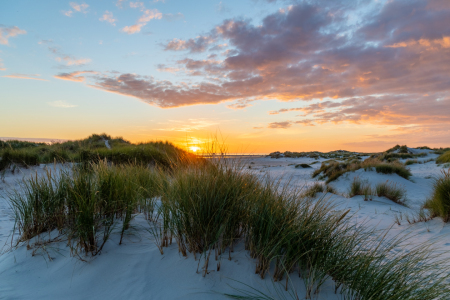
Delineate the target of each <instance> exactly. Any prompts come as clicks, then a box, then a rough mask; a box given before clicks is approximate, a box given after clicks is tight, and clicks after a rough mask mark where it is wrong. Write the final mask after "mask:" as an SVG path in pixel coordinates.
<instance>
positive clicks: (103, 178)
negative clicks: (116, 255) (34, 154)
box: [10, 162, 159, 255]
mask: <svg viewBox="0 0 450 300" xmlns="http://www.w3.org/2000/svg"><path fill="white" fill-rule="evenodd" d="M157 182H159V173H158V172H157V171H152V170H149V169H148V168H146V167H143V166H139V165H126V166H125V165H123V166H108V164H107V163H105V162H100V163H99V164H95V165H92V166H91V168H89V169H88V171H85V170H84V169H83V168H77V167H75V168H73V169H72V170H70V171H69V170H65V171H61V172H56V171H55V172H51V171H47V173H46V175H45V176H43V177H37V176H36V177H32V178H30V179H27V180H24V181H23V182H22V183H21V190H18V191H15V192H14V193H12V194H11V196H10V201H11V206H12V209H13V211H14V213H15V226H14V228H15V230H17V231H18V233H19V234H20V240H19V241H26V240H29V239H31V238H32V237H34V236H37V235H40V234H42V233H44V232H50V231H52V230H54V229H58V230H59V232H60V233H63V232H64V234H65V235H66V236H67V238H68V240H69V244H70V246H71V249H72V251H73V254H75V255H79V253H82V252H84V253H86V254H89V253H90V254H91V255H96V254H98V253H100V251H101V249H102V247H103V245H104V244H105V242H106V241H107V240H108V238H109V235H110V233H111V230H112V229H113V228H114V226H115V225H116V223H117V220H120V221H121V222H120V224H121V226H122V229H121V235H122V236H123V234H124V231H125V230H127V229H128V226H129V222H130V220H131V218H132V214H134V213H136V212H137V211H138V210H140V211H142V212H144V213H147V214H149V213H152V212H153V210H154V201H153V202H152V200H151V199H152V198H154V197H155V196H156V195H158V194H159V193H158V192H157V186H158V185H157V184H156V183H157Z"/></svg>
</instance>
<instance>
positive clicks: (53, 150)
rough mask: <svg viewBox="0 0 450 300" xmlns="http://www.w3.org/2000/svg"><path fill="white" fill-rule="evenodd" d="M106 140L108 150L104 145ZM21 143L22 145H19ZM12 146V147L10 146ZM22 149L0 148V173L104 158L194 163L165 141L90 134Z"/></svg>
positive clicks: (190, 156) (173, 164) (192, 157)
mask: <svg viewBox="0 0 450 300" xmlns="http://www.w3.org/2000/svg"><path fill="white" fill-rule="evenodd" d="M105 141H108V142H109V144H110V146H111V147H112V149H108V148H107V147H106V145H105ZM21 143H22V142H21ZM14 145H16V144H14ZM24 145H25V146H20V147H19V146H17V145H16V147H5V148H0V171H2V170H5V169H7V168H8V167H10V166H11V165H19V166H23V167H28V166H35V165H39V164H42V163H43V164H46V163H54V162H57V163H65V162H74V163H83V164H90V163H96V162H99V161H101V160H104V159H106V160H107V161H108V162H110V163H115V164H124V163H136V162H138V163H140V164H153V165H161V166H164V167H176V165H178V164H188V163H192V162H193V161H196V160H198V158H197V157H196V156H195V155H194V154H191V153H188V152H186V151H184V150H182V149H180V148H178V147H176V146H174V145H173V144H171V143H168V142H148V143H140V144H131V143H129V142H127V141H125V140H123V139H122V138H121V137H118V138H111V136H109V135H107V134H101V135H98V134H93V135H91V136H89V137H88V138H86V139H84V140H78V141H67V142H64V143H55V144H52V145H46V144H39V145H38V144H32V143H28V144H27V143H25V144H24Z"/></svg>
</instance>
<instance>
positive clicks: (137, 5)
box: [130, 1, 145, 10]
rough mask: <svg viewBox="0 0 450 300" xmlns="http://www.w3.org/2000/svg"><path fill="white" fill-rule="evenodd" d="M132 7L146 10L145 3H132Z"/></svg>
mask: <svg viewBox="0 0 450 300" xmlns="http://www.w3.org/2000/svg"><path fill="white" fill-rule="evenodd" d="M130 7H131V8H139V9H141V10H144V9H145V6H144V2H139V1H136V2H130Z"/></svg>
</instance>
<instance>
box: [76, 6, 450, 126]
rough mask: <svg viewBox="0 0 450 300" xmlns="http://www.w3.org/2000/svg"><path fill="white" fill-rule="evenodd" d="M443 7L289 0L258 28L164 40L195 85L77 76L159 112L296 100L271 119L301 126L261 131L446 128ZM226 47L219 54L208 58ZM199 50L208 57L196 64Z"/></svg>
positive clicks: (447, 31)
mask: <svg viewBox="0 0 450 300" xmlns="http://www.w3.org/2000/svg"><path fill="white" fill-rule="evenodd" d="M447 3H448V2H446V1H440V0H439V1H438V0H436V1H431V0H428V1H425V0H420V1H419V0H391V1H379V2H370V1H343V0H342V1H322V0H316V1H303V2H296V3H294V4H292V5H290V6H286V7H284V8H283V9H280V10H277V11H276V12H273V13H270V14H268V15H266V16H265V17H264V18H263V19H262V21H261V22H255V21H254V20H250V19H244V18H230V19H227V20H224V21H222V22H220V23H219V24H217V25H216V26H213V27H212V28H209V29H208V28H206V29H205V31H203V33H201V35H198V36H196V37H192V38H187V39H177V38H175V39H172V40H170V41H168V42H166V43H165V44H164V46H163V47H164V49H165V50H167V51H185V52H184V53H185V55H184V56H183V57H182V58H181V59H179V60H178V61H177V66H175V67H174V70H175V69H178V70H179V73H180V74H181V75H183V76H184V75H186V74H188V75H192V76H197V77H196V78H195V81H194V82H193V83H190V84H187V83H184V82H181V80H183V78H180V79H179V80H180V82H178V81H177V80H173V81H166V80H158V78H154V77H149V76H145V75H140V74H130V73H120V74H83V75H82V76H84V77H86V78H85V83H86V84H87V85H89V86H91V87H95V88H98V89H102V90H104V91H108V92H113V93H118V94H121V95H125V96H130V97H135V98H138V99H140V100H142V101H145V102H147V103H149V104H151V105H156V106H159V107H164V108H169V107H178V106H184V105H196V104H217V103H220V102H224V101H240V100H248V99H255V101H256V100H258V101H260V100H265V99H276V100H278V101H280V102H284V101H289V102H292V101H298V102H299V101H302V104H299V105H298V106H297V107H295V108H283V107H280V109H278V110H275V111H272V112H269V114H281V113H285V112H292V111H298V112H301V113H302V116H301V117H302V118H304V117H305V116H307V119H306V120H304V119H302V120H296V119H293V117H289V119H290V120H289V121H284V122H273V123H271V124H269V126H270V127H269V128H282V127H279V126H284V127H283V128H288V127H290V126H295V125H320V124H323V123H328V122H331V123H333V124H339V123H343V122H347V123H353V124H365V123H367V124H377V125H391V126H434V125H439V124H440V125H442V124H445V125H446V126H448V124H449V116H450V114H449V113H448V112H449V111H450V102H449V101H450V100H449V99H450V47H449V46H448V45H449V44H448V43H449V41H450V40H449V39H448V38H449V37H450V6H449V5H448V4H447ZM161 17H162V16H161ZM139 24H140V23H139V22H137V23H136V26H138V25H139ZM139 26H140V27H138V28H136V29H134V30H132V31H135V32H137V31H138V30H140V29H141V27H142V26H143V25H142V26H141V25H139ZM224 44H226V46H224V47H223V48H224V50H225V51H222V53H220V54H219V53H212V52H213V51H215V50H217V48H218V47H220V45H224ZM191 53H192V54H194V55H192V56H191ZM198 53H204V56H203V57H208V56H209V55H210V54H216V56H211V57H210V59H199V58H198V55H197V54H198ZM161 69H162V68H161ZM236 103H238V102H236ZM231 106H232V107H233V104H231ZM234 106H236V107H238V106H239V104H236V105H234ZM429 128H432V127H429Z"/></svg>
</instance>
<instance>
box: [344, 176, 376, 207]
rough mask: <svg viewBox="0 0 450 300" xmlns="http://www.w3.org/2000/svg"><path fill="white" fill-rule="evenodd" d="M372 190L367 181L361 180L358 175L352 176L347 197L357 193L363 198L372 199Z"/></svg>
mask: <svg viewBox="0 0 450 300" xmlns="http://www.w3.org/2000/svg"><path fill="white" fill-rule="evenodd" d="M373 194H374V193H373V190H372V188H371V186H370V183H369V182H368V181H363V180H361V179H360V178H359V177H355V178H353V181H352V183H351V185H350V190H349V193H348V195H349V197H354V196H357V195H361V196H364V200H365V201H367V200H372V195H373Z"/></svg>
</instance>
